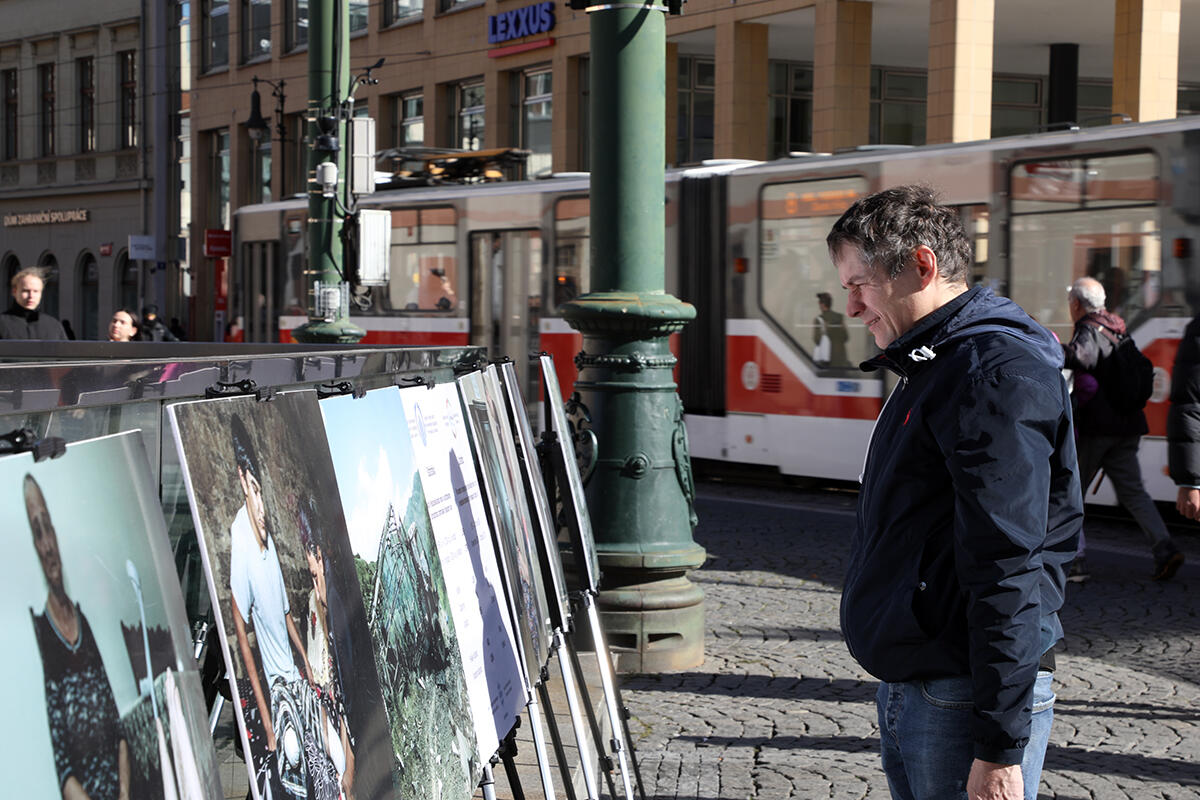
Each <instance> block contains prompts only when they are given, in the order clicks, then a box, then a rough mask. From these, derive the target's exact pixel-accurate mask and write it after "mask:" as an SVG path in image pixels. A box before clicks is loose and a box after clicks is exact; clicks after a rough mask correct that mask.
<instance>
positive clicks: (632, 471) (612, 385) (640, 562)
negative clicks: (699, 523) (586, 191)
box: [563, 2, 705, 672]
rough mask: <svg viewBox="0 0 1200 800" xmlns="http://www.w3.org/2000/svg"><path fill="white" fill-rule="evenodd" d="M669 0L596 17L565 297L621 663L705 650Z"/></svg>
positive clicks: (647, 662)
mask: <svg viewBox="0 0 1200 800" xmlns="http://www.w3.org/2000/svg"><path fill="white" fill-rule="evenodd" d="M666 10H667V9H666V8H665V7H663V6H659V5H654V4H652V3H650V2H646V3H620V2H618V3H610V4H605V5H595V6H589V7H588V8H587V11H588V15H589V18H590V24H591V60H592V65H591V112H590V119H591V120H592V123H591V124H592V130H591V143H592V144H591V148H592V149H591V264H592V275H591V287H590V289H591V290H590V291H589V293H588V294H585V295H582V296H580V297H579V298H577V299H575V300H574V301H573V302H571V303H569V304H567V305H566V306H565V308H564V309H563V316H564V317H565V318H566V320H567V321H568V322H569V323H570V324H571V326H572V327H574V328H575V329H576V330H578V331H580V332H581V333H582V334H583V337H584V342H583V351H582V352H581V353H579V355H578V356H577V357H576V365H577V366H578V367H579V372H580V374H579V380H578V381H577V382H576V384H575V388H576V389H577V390H578V391H579V392H580V394H581V395H582V397H583V399H584V402H585V404H587V405H588V407H589V409H590V410H591V412H592V420H593V426H594V428H595V430H596V433H597V436H598V439H599V450H598V454H597V455H598V462H597V466H596V471H595V473H594V475H593V477H592V480H591V482H590V484H589V486H588V507H589V509H590V513H591V517H592V524H593V528H594V530H595V533H596V546H597V553H598V556H599V560H600V569H601V573H602V575H603V578H602V582H601V586H600V596H599V600H598V604H599V607H600V614H601V620H602V623H603V626H604V629H605V632H606V634H607V636H608V639H609V644H610V646H611V647H612V648H613V652H614V654H615V655H616V659H617V668H618V669H619V670H621V671H623V672H657V671H665V670H674V669H681V668H684V667H689V666H695V665H697V664H699V663H701V662H702V661H703V660H704V605H703V601H704V595H703V592H702V591H701V590H700V588H699V587H698V586H696V585H694V584H693V583H692V582H691V581H689V580H688V578H687V573H688V572H689V571H691V570H693V569H695V568H697V567H699V566H700V565H701V564H702V563H703V562H704V557H705V553H704V548H702V547H700V546H699V545H698V544H696V542H695V541H693V539H692V527H693V526H694V524H695V515H694V513H693V511H692V495H693V486H692V478H691V462H690V457H689V455H688V449H687V434H686V431H685V429H684V425H683V407H682V404H681V402H680V400H679V395H678V393H677V391H676V386H675V382H674V376H673V370H674V367H675V363H676V359H675V356H674V355H673V354H672V353H671V349H670V341H669V337H670V335H671V334H673V333H676V332H678V331H679V330H681V329H682V328H683V326H684V325H685V324H687V322H688V321H689V320H691V319H693V318H694V317H695V315H696V311H695V309H694V308H693V307H692V306H691V305H688V304H687V303H683V302H681V301H679V300H678V299H676V298H675V297H672V296H671V295H669V294H667V293H666V291H665V277H666V268H665V262H664V241H665V208H664V206H665V201H664V177H665V176H664V163H665V160H666V145H665V139H666V124H665V117H666V19H665V12H666Z"/></svg>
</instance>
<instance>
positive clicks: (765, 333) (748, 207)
mask: <svg viewBox="0 0 1200 800" xmlns="http://www.w3.org/2000/svg"><path fill="white" fill-rule="evenodd" d="M905 183H925V184H929V185H931V186H933V187H935V188H936V189H938V191H939V192H940V194H941V196H942V200H943V202H945V203H947V204H950V205H953V206H955V207H957V208H958V209H959V210H960V213H961V215H962V220H963V222H964V225H965V227H966V230H967V232H968V234H969V235H970V236H971V237H972V239H973V241H974V244H975V248H974V250H975V261H974V264H973V265H972V275H971V279H972V281H973V282H974V283H976V284H985V285H988V286H990V287H992V288H993V289H994V290H995V291H996V292H998V293H1000V294H1004V295H1007V296H1009V297H1011V298H1012V299H1013V300H1015V301H1016V302H1018V303H1019V304H1020V305H1021V306H1022V307H1023V308H1025V310H1026V311H1028V312H1029V313H1030V314H1031V315H1032V316H1033V317H1034V318H1035V319H1037V320H1038V321H1039V322H1041V323H1042V324H1043V325H1045V326H1046V327H1047V328H1049V329H1050V330H1052V331H1054V332H1055V333H1056V334H1057V335H1058V336H1059V337H1060V338H1061V339H1062V340H1064V341H1066V340H1069V338H1070V336H1071V331H1072V325H1071V321H1070V317H1069V316H1068V312H1067V297H1066V290H1067V288H1068V287H1069V286H1070V284H1071V282H1072V281H1073V280H1074V279H1075V278H1078V277H1080V276H1084V275H1089V276H1092V277H1095V278H1097V279H1098V280H1099V281H1100V282H1101V283H1102V284H1103V285H1104V286H1105V289H1106V290H1107V293H1108V303H1109V308H1110V309H1111V310H1113V311H1115V312H1117V313H1118V314H1120V315H1121V316H1122V317H1124V318H1125V320H1126V321H1127V323H1128V325H1129V329H1130V331H1131V334H1132V335H1133V337H1134V340H1135V341H1136V342H1137V344H1138V346H1139V347H1141V349H1142V350H1143V351H1144V352H1145V353H1146V354H1147V355H1148V356H1149V357H1150V358H1151V360H1152V361H1153V362H1154V364H1155V372H1156V377H1155V391H1154V395H1153V397H1152V398H1151V400H1150V402H1149V404H1148V406H1147V408H1146V416H1147V418H1148V421H1149V425H1150V435H1149V436H1148V437H1146V438H1145V439H1143V442H1142V447H1141V454H1140V457H1141V460H1142V467H1143V476H1144V478H1145V480H1146V483H1147V488H1148V489H1149V491H1150V493H1151V494H1152V496H1154V497H1155V499H1157V500H1162V501H1173V500H1174V497H1175V491H1174V487H1173V486H1172V485H1171V482H1170V480H1169V478H1168V477H1167V475H1166V442H1165V438H1164V436H1165V429H1166V414H1167V394H1168V389H1169V385H1170V371H1171V367H1172V364H1173V361H1174V356H1175V351H1176V349H1177V347H1178V342H1179V338H1180V336H1181V334H1182V332H1183V328H1184V327H1185V325H1186V324H1187V322H1188V321H1189V320H1190V319H1191V316H1192V314H1193V313H1194V312H1193V309H1191V308H1190V307H1189V306H1188V305H1187V302H1186V300H1185V296H1186V293H1185V284H1186V281H1188V280H1189V279H1190V280H1200V276H1198V275H1196V272H1197V270H1196V269H1195V267H1194V266H1193V264H1192V259H1193V249H1194V248H1193V246H1192V241H1193V240H1194V239H1195V238H1196V236H1197V233H1198V232H1200V229H1198V225H1200V118H1198V119H1183V120H1174V121H1167V122H1154V123H1141V124H1125V125H1115V126H1106V127H1103V128H1089V129H1084V130H1068V131H1058V132H1052V133H1040V134H1033V135H1028V136H1017V137H1006V138H999V139H992V140H986V141H979V142H968V143H961V144H953V145H937V146H923V147H911V148H880V147H875V148H860V149H857V150H854V151H851V152H845V153H839V154H834V155H815V154H811V155H810V154H795V155H793V157H790V158H786V159H781V160H777V161H771V162H740V161H738V162H710V163H706V164H705V165H703V166H700V167H696V168H692V169H677V170H669V171H668V173H667V176H666V182H665V187H664V199H665V203H666V226H667V236H666V254H665V255H666V279H667V287H666V288H667V291H668V292H670V293H671V294H674V295H675V296H677V297H680V298H681V299H683V300H686V301H688V302H691V303H692V304H694V305H695V306H696V308H697V312H698V313H697V318H696V320H695V321H694V322H693V323H691V324H690V325H689V326H688V327H687V328H686V329H685V330H684V331H683V333H682V334H680V335H679V339H678V342H677V343H676V344H677V352H678V354H679V357H680V364H679V368H678V371H677V375H678V380H679V386H680V395H681V397H682V399H683V402H684V407H685V409H686V411H687V416H686V419H687V425H688V434H689V438H690V442H691V451H692V455H693V456H694V457H697V458H705V459H712V460H715V461H724V462H731V463H734V464H754V465H761V466H765V467H768V468H773V469H777V470H779V472H781V473H783V474H785V475H795V476H808V477H813V478H820V479H832V480H847V481H852V480H856V479H857V477H858V474H859V471H860V470H861V467H862V458H863V453H864V452H865V448H866V442H867V439H868V436H869V434H870V430H871V426H872V423H873V421H874V419H875V417H876V416H877V414H878V413H879V410H880V407H881V405H882V402H883V399H884V397H885V396H886V393H887V392H888V391H889V390H890V384H889V381H890V380H891V377H890V376H889V375H888V374H881V373H885V371H880V372H876V373H864V372H862V371H860V370H859V369H858V368H857V365H858V363H859V362H861V361H863V360H865V359H867V358H869V357H870V356H871V355H873V354H874V353H875V352H876V349H875V345H874V342H873V339H872V338H871V337H870V336H869V335H868V332H867V330H866V328H865V326H863V325H862V324H861V323H859V321H858V320H855V319H851V318H849V317H843V319H842V320H841V321H840V324H841V325H844V328H845V330H844V336H840V338H841V340H843V341H844V345H842V346H839V347H837V348H835V349H834V350H833V352H832V353H827V352H822V351H821V350H820V349H819V348H820V347H821V345H820V344H819V343H820V342H821V334H822V331H823V330H825V328H826V326H827V325H828V323H827V322H825V321H823V319H822V313H821V312H822V307H821V303H822V300H823V299H825V298H824V297H822V296H823V295H828V296H829V298H830V299H831V300H832V306H833V310H834V311H838V312H840V311H842V310H844V309H843V307H844V304H845V292H844V291H843V290H842V288H841V286H840V285H839V282H838V278H837V273H836V271H835V270H834V268H833V265H832V264H831V262H830V260H829V256H828V253H827V251H826V247H825V235H826V233H827V232H828V231H829V228H830V227H831V226H832V224H833V223H834V221H835V220H836V219H837V218H838V217H839V216H840V215H841V213H842V212H843V211H844V210H845V209H846V208H847V207H848V206H849V205H850V204H851V203H852V202H854V200H856V199H857V198H859V197H862V196H864V195H866V194H870V193H871V192H875V191H878V190H880V189H883V188H886V187H889V186H895V185H900V184H905ZM360 207H363V208H379V209H386V210H388V211H390V212H391V219H392V229H391V253H390V261H389V263H390V282H389V284H388V285H387V286H384V287H354V288H353V292H352V295H351V300H350V303H351V320H352V321H353V322H354V323H355V324H356V325H358V326H359V327H361V328H362V329H364V330H365V331H366V332H367V335H366V338H365V339H364V340H363V341H364V343H396V344H426V345H430V344H434V345H436V344H445V345H464V344H468V343H471V344H480V345H485V346H487V347H488V348H489V349H490V350H491V352H493V353H495V354H497V355H499V354H507V355H512V356H515V355H516V354H521V353H528V352H537V351H546V352H549V353H551V354H553V355H554V356H555V361H556V363H557V365H558V370H559V375H560V376H561V378H560V379H561V380H562V382H563V387H562V388H563V390H564V392H569V391H570V386H571V385H572V384H573V382H574V379H575V372H574V366H573V358H574V356H575V354H576V353H577V352H578V351H579V349H580V346H581V343H582V340H581V338H580V337H579V335H578V334H577V333H575V332H574V331H573V330H572V329H571V328H570V327H569V326H568V325H567V324H566V322H565V321H564V320H563V319H562V317H561V314H560V308H561V306H562V304H563V303H565V302H567V301H568V300H570V299H572V298H573V297H575V296H577V295H578V294H581V293H584V292H587V291H588V289H589V273H590V264H589V247H588V236H589V221H588V219H589V212H590V208H589V200H588V178H587V176H586V175H581V174H574V175H562V176H555V177H552V178H549V179H545V180H537V181H521V182H512V183H489V184H480V185H466V186H463V185H442V186H430V187H420V188H407V189H402V190H397V191H380V192H376V193H375V194H373V195H370V196H367V197H364V198H362V199H361V201H360ZM306 217H307V203H306V201H305V200H304V199H302V198H298V199H296V200H289V201H282V202H275V203H267V204H262V205H255V206H246V207H243V208H241V209H239V210H238V211H237V213H236V216H235V248H236V249H235V256H236V257H235V259H234V260H233V264H232V265H231V276H230V277H231V281H230V285H231V287H232V297H231V298H230V300H231V313H232V314H234V315H237V316H239V317H240V318H241V320H242V325H243V328H244V335H245V337H246V340H247V341H289V340H290V332H291V330H293V329H294V328H295V327H296V326H298V325H300V324H303V322H304V321H305V319H306V317H305V312H304V309H305V308H306V305H307V287H306V285H305V282H304V276H303V264H304V247H305V230H304V229H305V219H306ZM840 333H841V332H839V334H840ZM523 361H524V359H518V362H519V363H520V362H523ZM1088 501H1089V502H1096V503H1108V504H1115V502H1116V499H1115V496H1114V495H1113V494H1112V492H1111V488H1110V487H1109V485H1108V484H1107V482H1101V483H1100V484H1099V485H1098V486H1097V487H1096V489H1095V490H1094V491H1093V492H1090V493H1089V496H1088Z"/></svg>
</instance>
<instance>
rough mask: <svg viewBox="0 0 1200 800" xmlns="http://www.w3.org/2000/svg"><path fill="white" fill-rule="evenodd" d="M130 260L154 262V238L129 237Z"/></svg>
mask: <svg viewBox="0 0 1200 800" xmlns="http://www.w3.org/2000/svg"><path fill="white" fill-rule="evenodd" d="M129 258H130V260H132V261H153V260H154V237H153V236H134V235H133V234H130V236H129Z"/></svg>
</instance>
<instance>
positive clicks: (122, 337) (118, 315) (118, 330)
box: [108, 308, 142, 342]
mask: <svg viewBox="0 0 1200 800" xmlns="http://www.w3.org/2000/svg"><path fill="white" fill-rule="evenodd" d="M141 326H142V318H141V317H140V316H138V313H137V312H136V311H134V310H133V309H132V308H118V309H117V310H116V311H114V312H113V315H112V319H111V320H109V322H108V340H109V341H110V342H131V341H133V340H134V338H135V337H136V336H137V332H138V329H139V328H140V327H141Z"/></svg>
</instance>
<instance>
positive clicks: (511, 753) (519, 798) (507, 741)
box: [493, 728, 525, 800]
mask: <svg viewBox="0 0 1200 800" xmlns="http://www.w3.org/2000/svg"><path fill="white" fill-rule="evenodd" d="M516 735H517V732H516V728H514V729H513V730H512V731H510V732H509V734H508V736H505V737H504V739H503V740H502V741H501V742H500V748H499V749H498V750H497V751H496V755H498V756H500V763H502V764H504V774H505V776H506V777H507V778H508V789H509V792H510V793H511V794H512V798H513V800H525V791H524V789H522V788H521V774H520V773H519V772H517V762H516V760H515V759H514V757H515V756H516V754H517V740H516ZM493 791H494V790H493Z"/></svg>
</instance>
